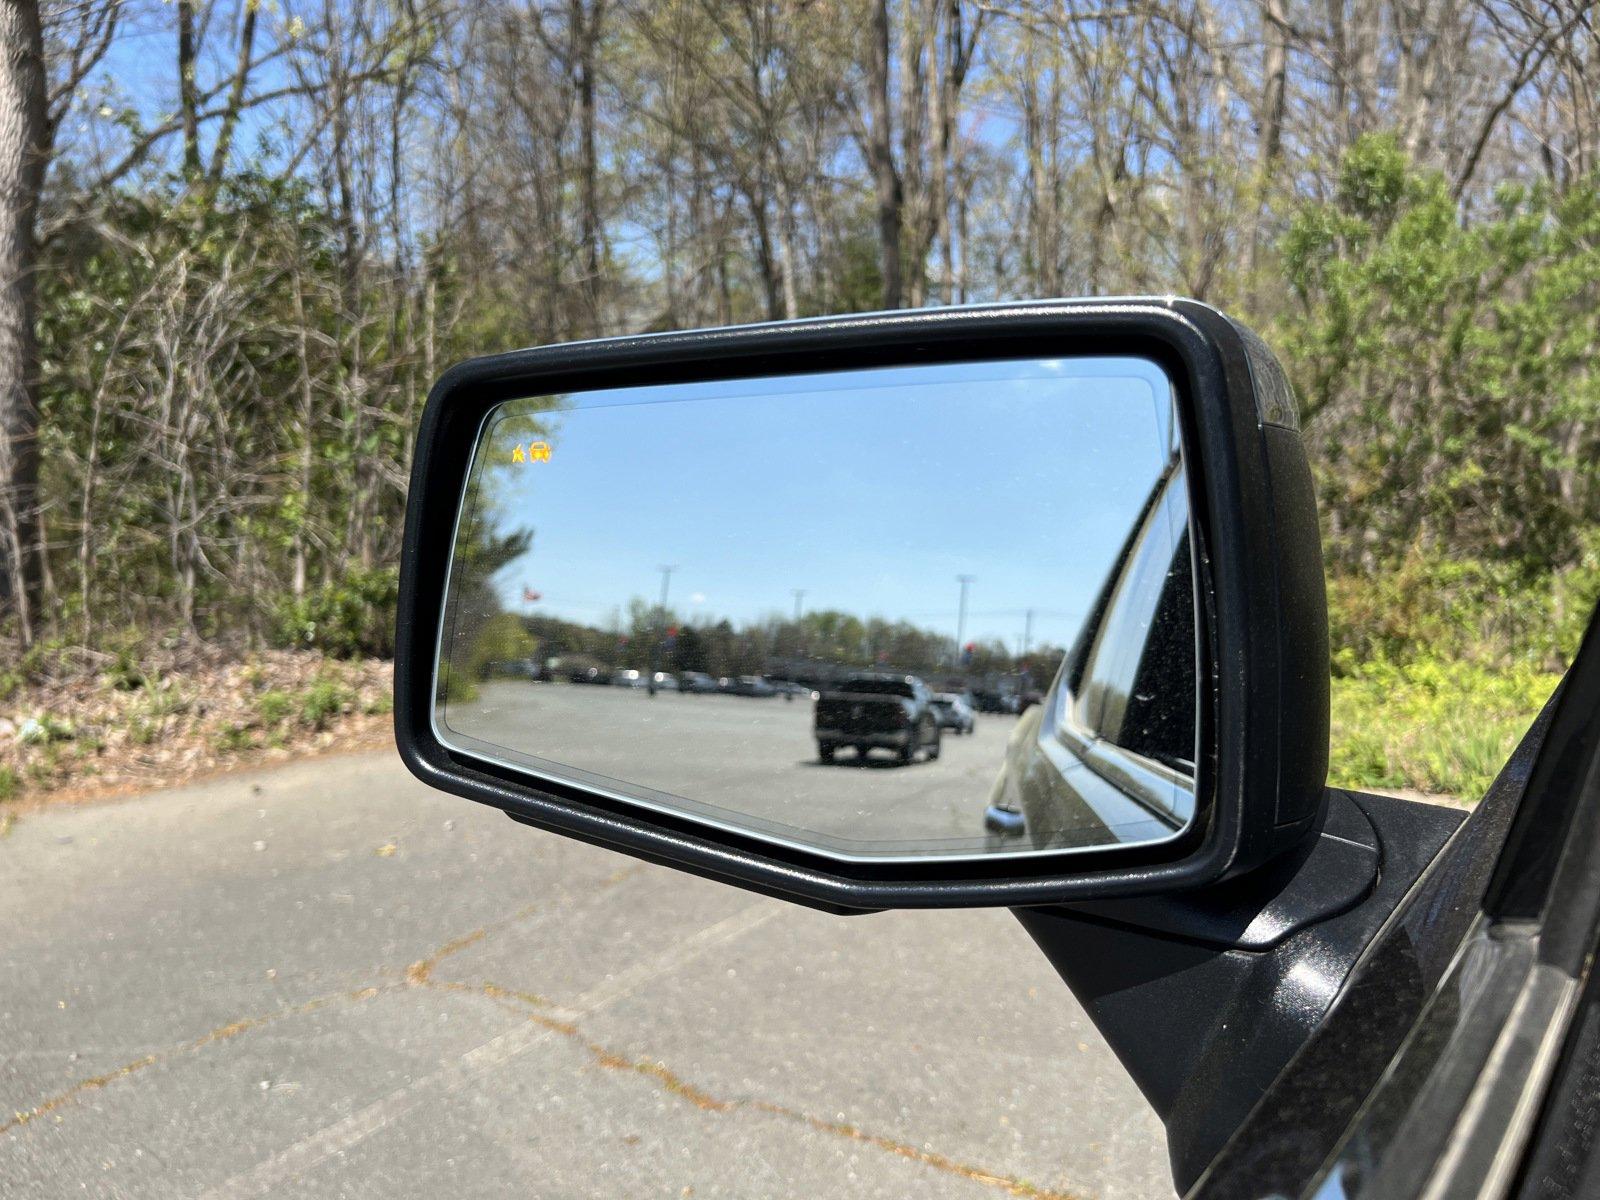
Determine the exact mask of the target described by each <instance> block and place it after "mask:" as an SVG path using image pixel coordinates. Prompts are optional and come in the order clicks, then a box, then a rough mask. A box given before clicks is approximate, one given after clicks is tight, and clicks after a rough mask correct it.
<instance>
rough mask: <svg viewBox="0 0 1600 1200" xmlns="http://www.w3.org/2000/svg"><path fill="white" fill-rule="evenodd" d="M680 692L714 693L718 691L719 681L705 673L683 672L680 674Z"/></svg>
mask: <svg viewBox="0 0 1600 1200" xmlns="http://www.w3.org/2000/svg"><path fill="white" fill-rule="evenodd" d="M678 690H679V691H684V692H701V693H704V692H714V691H716V690H717V681H716V680H715V679H713V678H711V676H709V675H707V674H706V673H705V672H704V671H681V672H679V674H678Z"/></svg>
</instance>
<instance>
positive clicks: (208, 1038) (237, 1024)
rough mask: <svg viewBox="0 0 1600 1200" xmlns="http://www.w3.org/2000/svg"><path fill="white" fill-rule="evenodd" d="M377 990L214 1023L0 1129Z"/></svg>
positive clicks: (78, 1084)
mask: <svg viewBox="0 0 1600 1200" xmlns="http://www.w3.org/2000/svg"><path fill="white" fill-rule="evenodd" d="M380 990H381V989H379V988H376V987H367V988H359V989H357V990H355V991H347V992H333V993H330V994H328V995H325V996H316V997H314V998H312V999H310V1000H307V1001H306V1002H305V1003H303V1004H297V1005H295V1006H293V1007H291V1008H280V1009H275V1010H274V1011H272V1012H270V1013H262V1014H260V1015H259V1016H254V1017H244V1018H242V1019H240V1020H237V1021H230V1022H228V1023H227V1024H226V1025H218V1026H217V1027H216V1028H215V1029H208V1030H207V1031H206V1032H205V1033H202V1034H201V1035H200V1036H199V1037H196V1038H191V1039H190V1040H189V1041H187V1042H183V1043H182V1044H180V1045H178V1046H175V1047H173V1048H172V1049H171V1050H167V1051H165V1052H163V1053H160V1054H146V1055H145V1056H144V1057H143V1058H136V1059H134V1060H133V1061H132V1062H127V1063H123V1064H122V1066H120V1067H116V1068H113V1069H112V1070H110V1071H107V1072H105V1073H104V1074H103V1075H93V1076H90V1077H89V1078H88V1079H80V1080H78V1081H77V1082H76V1083H74V1084H73V1085H72V1086H71V1087H69V1088H67V1089H66V1090H64V1091H60V1092H57V1093H56V1094H55V1095H54V1096H50V1097H47V1098H46V1099H44V1100H41V1101H39V1103H38V1104H35V1105H34V1106H33V1107H32V1108H29V1109H23V1110H19V1111H17V1112H14V1113H12V1115H11V1117H10V1119H9V1120H7V1121H4V1122H0V1133H9V1132H10V1131H11V1130H13V1129H18V1128H20V1127H22V1126H23V1125H27V1124H29V1123H31V1122H33V1121H37V1120H38V1119H39V1118H40V1117H43V1116H47V1115H48V1114H50V1113H53V1112H55V1111H56V1110H57V1109H60V1108H64V1107H66V1106H67V1105H69V1104H72V1103H74V1102H76V1101H77V1100H79V1099H80V1098H82V1097H83V1096H84V1095H85V1094H86V1093H88V1092H93V1091H98V1090H99V1089H101V1088H104V1087H106V1086H108V1085H109V1084H112V1083H115V1082H117V1081H118V1080H119V1079H126V1078H128V1077H129V1076H130V1075H136V1074H138V1073H139V1072H140V1071H143V1070H145V1069H146V1068H147V1067H153V1066H156V1065H157V1064H158V1063H162V1062H166V1061H167V1060H168V1059H171V1058H176V1057H177V1056H179V1055H182V1054H192V1053H194V1052H195V1051H197V1050H202V1049H204V1048H205V1047H207V1046H210V1045H213V1044H214V1043H216V1042H225V1041H227V1040H228V1039H230V1038H235V1037H238V1036H239V1035H240V1034H241V1033H245V1032H247V1031H248V1030H251V1029H259V1028H261V1027H262V1026H263V1025H270V1024H272V1023H274V1022H275V1021H281V1020H284V1019H285V1018H287V1017H298V1016H304V1015H305V1014H306V1013H311V1012H316V1011H317V1009H319V1008H326V1007H327V1006H328V1005H330V1004H337V1003H339V1002H340V1001H356V1002H359V1001H362V1000H367V999H370V998H371V997H373V996H376V995H377V994H378V992H379V991H380Z"/></svg>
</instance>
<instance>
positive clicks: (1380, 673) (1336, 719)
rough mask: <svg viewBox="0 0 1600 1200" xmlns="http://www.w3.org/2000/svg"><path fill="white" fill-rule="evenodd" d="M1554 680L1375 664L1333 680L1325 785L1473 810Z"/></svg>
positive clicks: (1476, 668) (1508, 670)
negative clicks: (1415, 795) (1403, 794)
mask: <svg viewBox="0 0 1600 1200" xmlns="http://www.w3.org/2000/svg"><path fill="white" fill-rule="evenodd" d="M1559 679H1560V676H1559V675H1558V674H1556V673H1553V672H1549V671H1544V670H1541V669H1539V668H1537V667H1532V666H1527V665H1522V666H1501V667H1485V666H1480V665H1475V664H1473V663H1468V662H1444V661H1439V660H1433V659H1423V660H1418V661H1414V662H1410V663H1407V664H1404V665H1395V664H1393V663H1390V662H1388V661H1385V660H1377V661H1374V662H1369V663H1366V664H1363V665H1360V666H1356V667H1354V668H1352V669H1350V670H1348V671H1347V672H1346V673H1345V674H1343V675H1339V676H1336V677H1335V678H1334V680H1333V694H1332V710H1333V711H1332V739H1331V746H1330V751H1331V758H1330V762H1329V768H1328V780H1329V782H1330V783H1331V784H1333V785H1334V786H1336V787H1351V788H1413V789H1416V790H1417V791H1422V792H1431V793H1436V794H1441V795H1447V796H1453V797H1456V798H1457V799H1460V800H1463V801H1466V802H1469V803H1471V802H1475V801H1477V800H1478V799H1479V798H1480V797H1482V795H1483V793H1484V791H1485V790H1486V789H1487V788H1488V786H1489V784H1490V783H1491V782H1492V781H1493V780H1494V777H1495V775H1496V774H1498V773H1499V770H1500V768H1501V766H1503V765H1504V763H1505V760H1506V758H1507V756H1509V755H1510V753H1511V751H1512V750H1513V749H1514V748H1515V747H1516V744H1517V742H1518V741H1519V740H1520V739H1521V738H1522V735H1523V734H1524V733H1526V732H1527V729H1528V726H1529V724H1531V723H1532V721H1533V718H1534V717H1535V716H1536V715H1537V714H1538V712H1539V709H1540V708H1541V707H1543V705H1544V703H1545V701H1546V700H1547V699H1549V697H1550V693H1551V692H1552V691H1553V690H1554V689H1555V685H1556V683H1557V681H1558V680H1559Z"/></svg>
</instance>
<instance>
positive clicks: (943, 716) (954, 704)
mask: <svg viewBox="0 0 1600 1200" xmlns="http://www.w3.org/2000/svg"><path fill="white" fill-rule="evenodd" d="M932 703H933V715H934V717H935V718H937V719H938V722H939V728H940V729H948V730H950V732H951V733H954V734H957V735H960V734H963V733H971V732H972V730H973V728H974V727H975V726H976V725H977V723H978V718H977V717H976V716H975V715H974V714H973V711H972V706H971V705H969V704H968V703H967V701H966V697H964V696H961V695H958V694H957V693H955V692H936V693H935V694H934V697H933V701H932Z"/></svg>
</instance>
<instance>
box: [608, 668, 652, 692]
mask: <svg viewBox="0 0 1600 1200" xmlns="http://www.w3.org/2000/svg"><path fill="white" fill-rule="evenodd" d="M648 682H649V680H648V679H646V678H645V674H644V672H643V671H633V670H628V671H618V672H616V673H615V674H614V675H612V676H611V686H612V687H626V688H642V687H644V686H645V685H646V684H647V683H648Z"/></svg>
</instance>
